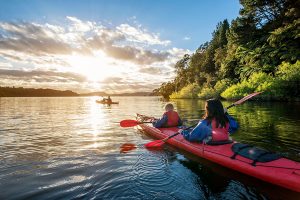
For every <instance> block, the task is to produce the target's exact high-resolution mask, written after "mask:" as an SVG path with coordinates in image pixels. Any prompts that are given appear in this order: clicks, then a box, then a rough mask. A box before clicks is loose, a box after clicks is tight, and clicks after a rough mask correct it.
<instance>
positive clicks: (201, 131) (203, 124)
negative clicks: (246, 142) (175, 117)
mask: <svg viewBox="0 0 300 200" xmlns="http://www.w3.org/2000/svg"><path fill="white" fill-rule="evenodd" d="M226 116H227V117H228V120H229V133H233V132H235V131H236V130H237V129H238V123H237V122H236V121H235V120H234V118H233V117H231V116H230V115H229V114H226ZM181 134H182V135H183V137H184V138H185V139H186V140H188V141H190V142H202V141H203V140H204V139H205V138H207V137H208V136H211V134H212V127H211V123H208V121H207V120H206V119H204V120H201V121H200V122H199V123H198V124H197V126H196V127H195V128H194V129H192V128H191V129H188V130H183V131H182V132H181Z"/></svg>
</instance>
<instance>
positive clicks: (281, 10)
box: [155, 0, 300, 101]
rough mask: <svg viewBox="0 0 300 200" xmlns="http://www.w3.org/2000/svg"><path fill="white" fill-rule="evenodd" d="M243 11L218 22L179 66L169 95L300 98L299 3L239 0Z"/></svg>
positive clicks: (164, 90) (167, 87)
mask: <svg viewBox="0 0 300 200" xmlns="http://www.w3.org/2000/svg"><path fill="white" fill-rule="evenodd" d="M240 4H241V5H242V8H241V10H240V15H239V16H238V17H237V18H236V19H235V20H233V21H232V22H231V23H230V24H229V23H228V21H227V20H224V21H222V22H220V23H219V24H218V25H217V26H216V30H215V31H214V32H213V34H212V39H211V41H209V42H206V43H204V44H202V45H200V47H199V48H198V49H197V50H196V51H195V52H194V53H193V54H191V55H188V54H186V55H184V57H183V58H181V59H180V60H179V61H178V62H177V63H176V65H175V70H176V77H175V79H174V80H172V81H169V82H165V83H163V84H162V85H161V86H160V87H159V88H158V89H155V92H157V93H159V94H160V95H162V96H163V97H165V98H202V99H207V98H212V97H216V98H225V99H238V98H241V97H242V96H245V95H247V94H249V93H252V92H256V91H264V92H263V93H262V94H261V95H259V97H258V98H260V99H263V100H276V101H277V100H279V101H287V100H296V101H299V100H300V45H299V44H300V28H299V27H300V19H299V15H300V11H299V8H300V5H299V1H293V0H269V1H264V0H253V1H252V0H240Z"/></svg>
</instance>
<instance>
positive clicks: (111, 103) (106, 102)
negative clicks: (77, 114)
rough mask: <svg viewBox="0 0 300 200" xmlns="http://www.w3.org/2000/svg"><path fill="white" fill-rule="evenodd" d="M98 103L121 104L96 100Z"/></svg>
mask: <svg viewBox="0 0 300 200" xmlns="http://www.w3.org/2000/svg"><path fill="white" fill-rule="evenodd" d="M96 103H100V104H108V105H110V104H119V102H118V101H117V102H110V103H109V102H105V101H102V100H96Z"/></svg>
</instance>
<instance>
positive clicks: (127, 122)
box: [120, 119, 139, 127]
mask: <svg viewBox="0 0 300 200" xmlns="http://www.w3.org/2000/svg"><path fill="white" fill-rule="evenodd" d="M138 124H139V123H138V121H136V120H132V119H125V120H122V121H120V126H121V127H133V126H136V125H138Z"/></svg>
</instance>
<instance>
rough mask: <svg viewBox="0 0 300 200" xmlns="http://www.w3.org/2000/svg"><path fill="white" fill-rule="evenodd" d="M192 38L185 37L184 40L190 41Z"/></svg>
mask: <svg viewBox="0 0 300 200" xmlns="http://www.w3.org/2000/svg"><path fill="white" fill-rule="evenodd" d="M190 39H191V38H190V37H188V36H185V37H184V38H183V40H190Z"/></svg>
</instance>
